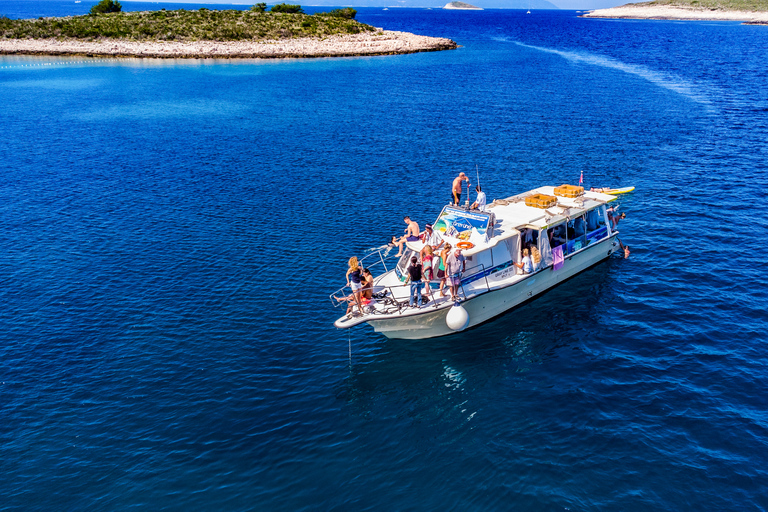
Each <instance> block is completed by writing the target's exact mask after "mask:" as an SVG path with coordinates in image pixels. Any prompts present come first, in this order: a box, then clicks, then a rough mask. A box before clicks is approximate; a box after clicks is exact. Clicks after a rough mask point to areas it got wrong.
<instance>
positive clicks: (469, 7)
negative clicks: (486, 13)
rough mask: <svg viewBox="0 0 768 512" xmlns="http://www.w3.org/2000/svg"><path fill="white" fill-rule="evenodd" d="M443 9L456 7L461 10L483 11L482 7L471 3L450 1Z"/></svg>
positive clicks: (455, 8)
mask: <svg viewBox="0 0 768 512" xmlns="http://www.w3.org/2000/svg"><path fill="white" fill-rule="evenodd" d="M443 9H454V10H459V11H482V10H483V8H482V7H477V6H474V5H471V4H467V3H464V2H449V3H447V4H445V7H443Z"/></svg>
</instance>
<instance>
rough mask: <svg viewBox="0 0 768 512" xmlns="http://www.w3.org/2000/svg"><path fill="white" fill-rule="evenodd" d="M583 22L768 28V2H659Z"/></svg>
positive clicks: (601, 12) (604, 12)
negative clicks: (722, 23) (713, 23)
mask: <svg viewBox="0 0 768 512" xmlns="http://www.w3.org/2000/svg"><path fill="white" fill-rule="evenodd" d="M582 17H583V18H622V19H646V20H723V21H726V20H731V21H742V22H744V24H748V25H768V0H656V1H654V2H643V3H636V4H626V5H622V6H620V7H612V8H610V9H597V10H595V11H590V12H589V13H587V14H584V15H582Z"/></svg>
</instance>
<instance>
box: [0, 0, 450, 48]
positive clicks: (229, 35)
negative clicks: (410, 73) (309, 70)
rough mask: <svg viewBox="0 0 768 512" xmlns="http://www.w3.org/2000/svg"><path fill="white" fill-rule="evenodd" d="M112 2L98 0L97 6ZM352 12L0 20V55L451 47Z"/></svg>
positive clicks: (262, 9)
mask: <svg viewBox="0 0 768 512" xmlns="http://www.w3.org/2000/svg"><path fill="white" fill-rule="evenodd" d="M102 4H111V5H115V4H116V5H117V6H119V5H120V4H119V3H118V2H113V0H102V2H101V3H100V4H98V5H102ZM355 14H356V12H355V10H354V9H351V8H346V9H335V10H333V11H331V12H330V13H317V14H314V15H307V14H304V12H303V11H302V9H301V6H298V5H286V4H278V5H277V6H274V7H273V8H272V10H271V12H267V11H266V4H256V5H255V6H254V7H253V8H251V10H250V11H236V10H221V11H218V10H208V9H205V8H201V9H199V10H196V11H186V10H183V9H180V10H175V11H166V10H164V9H163V10H160V11H145V12H125V13H124V12H120V10H117V12H109V11H107V12H93V10H92V12H91V14H88V15H85V16H68V17H64V18H39V19H32V20H11V19H8V18H5V17H0V54H5V55H85V56H93V57H97V56H98V57H151V58H290V57H294V58H298V57H340V56H362V55H390V54H405V53H416V52H427V51H439V50H449V49H454V48H456V47H457V46H458V45H457V44H456V43H455V42H454V41H451V40H450V39H445V38H437V37H427V36H420V35H415V34H410V33H407V32H395V31H387V30H383V29H380V28H375V27H372V26H370V25H366V24H364V23H360V22H358V21H355V20H354V16H355Z"/></svg>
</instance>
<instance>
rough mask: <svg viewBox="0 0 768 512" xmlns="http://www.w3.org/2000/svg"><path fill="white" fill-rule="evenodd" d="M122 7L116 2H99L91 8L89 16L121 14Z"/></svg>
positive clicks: (107, 0) (103, 0)
mask: <svg viewBox="0 0 768 512" xmlns="http://www.w3.org/2000/svg"><path fill="white" fill-rule="evenodd" d="M122 10H123V6H122V5H120V2H118V1H117V0H101V2H99V3H97V4H96V5H94V6H93V7H91V14H106V13H108V12H121V11H122Z"/></svg>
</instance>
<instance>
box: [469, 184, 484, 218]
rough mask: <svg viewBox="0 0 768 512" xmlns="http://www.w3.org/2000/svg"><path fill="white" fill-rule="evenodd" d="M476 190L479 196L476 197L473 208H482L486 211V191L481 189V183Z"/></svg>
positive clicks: (481, 209) (482, 210)
mask: <svg viewBox="0 0 768 512" xmlns="http://www.w3.org/2000/svg"><path fill="white" fill-rule="evenodd" d="M475 191H476V192H477V198H476V199H475V202H474V203H472V209H473V210H480V211H481V212H484V211H485V192H483V191H482V189H480V185H478V186H476V187H475Z"/></svg>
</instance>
